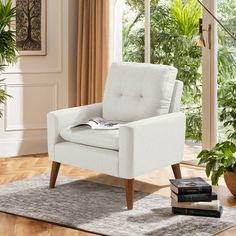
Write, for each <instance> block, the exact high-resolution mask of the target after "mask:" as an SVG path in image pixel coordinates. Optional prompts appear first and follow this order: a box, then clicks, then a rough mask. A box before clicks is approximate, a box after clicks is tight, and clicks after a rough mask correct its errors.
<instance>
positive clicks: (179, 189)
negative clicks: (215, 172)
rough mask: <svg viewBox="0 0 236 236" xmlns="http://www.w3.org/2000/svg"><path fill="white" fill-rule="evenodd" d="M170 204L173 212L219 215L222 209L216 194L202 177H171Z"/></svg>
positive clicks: (209, 215)
mask: <svg viewBox="0 0 236 236" xmlns="http://www.w3.org/2000/svg"><path fill="white" fill-rule="evenodd" d="M170 182H171V185H170V188H171V206H172V212H173V213H174V214H181V215H195V216H208V217H220V216H221V214H222V211H223V208H222V206H220V202H219V200H218V199H217V194H216V193H214V192H212V187H211V185H209V184H208V183H207V182H206V181H204V180H203V179H202V178H200V177H197V178H190V179H171V180H170Z"/></svg>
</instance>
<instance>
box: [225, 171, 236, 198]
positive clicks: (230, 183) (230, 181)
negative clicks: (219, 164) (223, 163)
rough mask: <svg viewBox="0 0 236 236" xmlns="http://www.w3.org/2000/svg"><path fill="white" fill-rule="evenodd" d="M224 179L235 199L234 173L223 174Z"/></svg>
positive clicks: (235, 177)
mask: <svg viewBox="0 0 236 236" xmlns="http://www.w3.org/2000/svg"><path fill="white" fill-rule="evenodd" d="M224 178H225V183H226V185H227V187H228V189H229V191H230V192H231V193H232V194H233V195H234V198H236V173H234V172H230V171H227V172H225V173H224Z"/></svg>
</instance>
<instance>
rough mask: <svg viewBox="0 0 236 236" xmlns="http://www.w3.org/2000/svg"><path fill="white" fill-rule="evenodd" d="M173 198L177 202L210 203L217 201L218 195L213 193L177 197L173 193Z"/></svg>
mask: <svg viewBox="0 0 236 236" xmlns="http://www.w3.org/2000/svg"><path fill="white" fill-rule="evenodd" d="M171 198H173V199H174V200H175V201H176V202H210V201H213V200H217V194H216V193H214V192H212V193H196V194H182V195H177V194H176V193H174V192H173V191H171Z"/></svg>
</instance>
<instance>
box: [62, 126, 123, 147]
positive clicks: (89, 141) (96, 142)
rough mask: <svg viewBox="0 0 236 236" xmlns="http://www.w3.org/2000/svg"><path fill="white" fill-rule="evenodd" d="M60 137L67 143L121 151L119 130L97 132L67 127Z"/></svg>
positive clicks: (85, 128)
mask: <svg viewBox="0 0 236 236" xmlns="http://www.w3.org/2000/svg"><path fill="white" fill-rule="evenodd" d="M60 135H61V137H62V138H63V139H65V140H66V141H69V142H72V143H80V144H84V145H89V146H94V147H100V148H107V149H112V150H117V151H118V149H119V130H118V129H116V130H95V129H90V128H88V127H78V128H73V129H71V128H70V127H67V128H65V129H63V130H61V132H60Z"/></svg>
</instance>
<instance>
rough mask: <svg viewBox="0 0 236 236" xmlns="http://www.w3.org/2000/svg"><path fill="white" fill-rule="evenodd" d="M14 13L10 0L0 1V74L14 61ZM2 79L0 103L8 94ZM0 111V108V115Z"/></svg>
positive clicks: (0, 113) (0, 114)
mask: <svg viewBox="0 0 236 236" xmlns="http://www.w3.org/2000/svg"><path fill="white" fill-rule="evenodd" d="M15 15H16V8H15V7H13V6H12V1H11V0H7V1H6V2H5V3H3V2H2V1H0V75H1V74H2V72H3V71H4V70H5V67H6V66H7V64H9V63H14V62H15V61H16V40H15V32H14V31H12V30H11V27H10V26H11V22H12V19H13V17H15ZM3 86H4V84H3V79H1V80H0V104H1V103H4V102H5V101H6V99H7V97H8V96H9V95H8V94H6V92H5V90H4V87H3ZM1 116H2V111H1V110H0V117H1Z"/></svg>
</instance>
